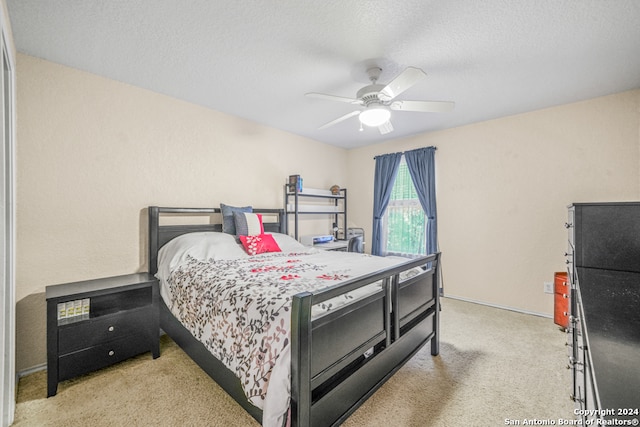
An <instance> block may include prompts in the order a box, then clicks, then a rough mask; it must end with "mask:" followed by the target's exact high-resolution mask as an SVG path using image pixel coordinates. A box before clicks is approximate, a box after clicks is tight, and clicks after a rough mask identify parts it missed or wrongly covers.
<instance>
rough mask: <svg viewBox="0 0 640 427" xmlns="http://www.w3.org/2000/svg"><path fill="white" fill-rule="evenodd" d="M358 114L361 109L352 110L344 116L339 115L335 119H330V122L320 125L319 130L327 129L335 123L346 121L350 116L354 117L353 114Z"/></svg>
mask: <svg viewBox="0 0 640 427" xmlns="http://www.w3.org/2000/svg"><path fill="white" fill-rule="evenodd" d="M358 114H360V111H359V110H356V111H352V112H350V113H349V114H345V115H344V116H342V117H338V118H337V119H335V120H333V121H330V122H329V123H327V124H325V125H322V126H320V127H319V128H318V130H322V129H326V128H328V127H329V126H333V125H335V124H337V123H340V122H343V121H345V120H347V119H350V118H351V117H353V116H357V115H358Z"/></svg>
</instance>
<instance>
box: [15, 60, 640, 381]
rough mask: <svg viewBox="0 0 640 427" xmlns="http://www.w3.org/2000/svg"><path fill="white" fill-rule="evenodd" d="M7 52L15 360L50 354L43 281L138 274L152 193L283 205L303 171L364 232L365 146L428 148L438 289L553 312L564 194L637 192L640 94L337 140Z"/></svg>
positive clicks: (367, 204)
mask: <svg viewBox="0 0 640 427" xmlns="http://www.w3.org/2000/svg"><path fill="white" fill-rule="evenodd" d="M17 58H18V64H17V65H18V67H17V80H18V81H17V82H18V86H17V102H18V123H17V128H18V149H17V151H18V167H17V169H18V170H17V172H18V176H17V186H18V188H17V204H18V206H17V226H18V230H17V233H18V236H17V264H18V265H17V289H16V300H17V301H18V304H17V317H18V320H17V323H18V325H17V328H18V330H17V347H18V348H17V369H18V370H19V371H20V370H24V369H28V368H31V367H34V366H37V365H40V364H43V363H45V361H46V357H45V342H44V340H45V338H44V337H45V323H44V318H45V317H44V315H45V313H44V288H45V286H46V285H49V284H55V283H62V282H67V281H74V280H82V279H89V278H95V277H101V276H108V275H115V274H125V273H130V272H135V271H143V270H146V268H147V260H146V227H147V223H146V217H145V215H146V211H145V207H146V206H148V205H151V204H157V205H174V206H216V205H217V204H219V203H220V202H223V203H230V204H245V203H251V204H253V205H254V206H260V207H281V206H282V185H283V183H284V180H285V179H286V177H287V176H288V175H290V174H294V173H299V174H301V175H302V176H303V177H304V180H305V185H306V186H309V187H318V188H328V187H329V186H330V185H332V184H335V183H337V184H340V185H343V186H346V187H348V189H349V223H350V225H352V226H361V227H364V228H365V229H366V233H367V234H366V235H367V238H368V239H370V236H371V221H372V220H371V209H372V206H373V201H372V200H373V199H372V193H373V157H374V156H375V155H377V154H383V153H388V152H394V151H404V150H408V149H411V148H418V147H424V146H428V145H435V146H437V147H438V151H437V152H436V167H437V177H436V178H437V191H438V215H439V231H440V248H441V250H442V252H443V267H444V268H443V270H444V285H445V293H446V294H448V295H451V296H457V297H461V298H465V299H471V300H476V301H481V302H486V303H490V304H494V305H500V306H505V307H511V308H515V309H520V310H524V311H530V312H535V313H542V314H547V315H548V314H551V313H552V306H553V302H552V297H551V296H550V295H546V294H544V293H543V292H542V288H543V282H545V281H551V280H552V279H553V272H554V271H560V270H562V269H564V258H563V256H562V255H563V252H564V250H565V246H566V245H565V230H564V227H563V224H564V222H565V217H566V206H567V205H568V204H569V203H571V202H574V201H594V200H638V199H640V136H639V135H640V91H633V92H626V93H622V94H618V95H614V96H609V97H604V98H598V99H593V100H589V101H585V102H581V103H576V104H570V105H564V106H560V107H556V108H551V109H546V110H541V111H536V112H532V113H527V114H522V115H518V116H512V117H507V118H503V119H498V120H493V121H488V122H484V123H478V124H474V125H469V126H465V127H460V128H456V129H450V130H446V131H441V132H435V133H430V134H424V135H420V136H417V137H413V138H407V139H402V140H395V141H391V142H387V143H384V144H379V145H375V146H371V147H365V148H360V149H355V150H350V151H345V150H342V149H338V148H335V147H331V146H328V145H325V144H321V143H318V142H314V141H311V140H307V139H304V138H301V137H299V136H295V135H291V134H288V133H285V132H280V131H277V130H274V129H271V128H267V127H264V126H260V125H257V124H255V123H252V122H249V121H246V120H243V119H240V118H237V117H232V116H229V115H225V114H222V113H219V112H216V111H212V110H208V109H205V108H201V107H198V106H195V105H192V104H188V103H185V102H182V101H178V100H175V99H172V98H169V97H166V96H163V95H159V94H155V93H152V92H149V91H145V90H143V89H139V88H136V87H132V86H128V85H125V84H122V83H118V82H115V81H112V80H108V79H104V78H102V77H98V76H95V75H92V74H88V73H84V72H81V71H78V70H74V69H71V68H67V67H63V66H59V65H56V64H53V63H51V62H47V61H44V60H40V59H36V58H33V57H29V56H25V55H18V57H17ZM324 226H325V225H322V227H324Z"/></svg>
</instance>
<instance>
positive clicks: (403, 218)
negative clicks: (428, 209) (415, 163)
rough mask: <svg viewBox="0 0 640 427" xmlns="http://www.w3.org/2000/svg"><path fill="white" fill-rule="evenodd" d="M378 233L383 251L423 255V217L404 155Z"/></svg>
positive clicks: (424, 238) (425, 220) (425, 229)
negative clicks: (380, 235)
mask: <svg viewBox="0 0 640 427" xmlns="http://www.w3.org/2000/svg"><path fill="white" fill-rule="evenodd" d="M382 233H383V235H382V242H383V243H382V245H383V251H384V253H386V254H387V255H399V256H405V257H416V256H419V255H426V252H427V217H426V215H425V214H424V211H423V210H422V206H420V201H419V200H418V195H417V194H416V190H415V188H414V186H413V181H411V175H409V169H408V168H407V164H406V163H405V161H404V158H403V160H402V162H401V163H400V166H399V168H398V175H397V176H396V181H395V183H394V184H393V190H392V192H391V199H390V200H389V205H388V206H387V210H386V212H385V214H384V219H383V224H382Z"/></svg>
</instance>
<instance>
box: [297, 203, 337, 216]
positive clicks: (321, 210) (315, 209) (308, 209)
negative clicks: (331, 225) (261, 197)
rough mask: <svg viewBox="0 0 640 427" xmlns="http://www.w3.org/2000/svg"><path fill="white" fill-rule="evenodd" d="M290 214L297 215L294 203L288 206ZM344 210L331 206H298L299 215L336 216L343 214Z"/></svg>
mask: <svg viewBox="0 0 640 427" xmlns="http://www.w3.org/2000/svg"><path fill="white" fill-rule="evenodd" d="M287 212H288V213H295V212H296V206H295V204H294V203H289V204H288V205H287ZM343 212H344V209H342V207H341V206H330V205H326V206H325V205H301V204H298V213H316V214H335V213H343Z"/></svg>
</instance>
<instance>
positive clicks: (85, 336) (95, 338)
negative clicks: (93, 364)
mask: <svg viewBox="0 0 640 427" xmlns="http://www.w3.org/2000/svg"><path fill="white" fill-rule="evenodd" d="M151 315H152V311H151V306H149V307H147V308H142V309H137V310H131V311H128V312H122V313H119V314H117V315H110V316H101V317H97V318H93V319H89V320H85V321H81V322H77V323H72V324H69V325H65V326H62V327H60V329H59V331H58V353H59V354H60V355H63V354H67V353H71V352H73V351H76V350H82V349H85V348H88V347H93V346H94V345H96V344H100V343H104V342H107V341H111V340H114V339H118V338H121V337H124V336H127V335H132V334H140V335H143V334H148V333H149V324H150V321H151Z"/></svg>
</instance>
